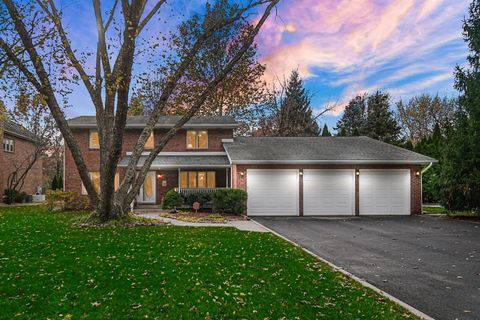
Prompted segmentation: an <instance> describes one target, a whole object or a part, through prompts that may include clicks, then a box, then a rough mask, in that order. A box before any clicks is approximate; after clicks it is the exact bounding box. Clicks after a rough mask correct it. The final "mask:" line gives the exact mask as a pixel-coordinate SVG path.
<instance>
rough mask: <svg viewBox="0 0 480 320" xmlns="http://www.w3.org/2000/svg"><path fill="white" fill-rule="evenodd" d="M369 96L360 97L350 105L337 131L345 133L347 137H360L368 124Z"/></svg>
mask: <svg viewBox="0 0 480 320" xmlns="http://www.w3.org/2000/svg"><path fill="white" fill-rule="evenodd" d="M366 101H367V95H366V94H363V95H358V96H356V97H355V98H353V99H352V100H350V102H349V103H348V105H347V107H346V108H345V111H344V113H343V115H342V118H341V119H340V120H339V121H338V122H337V127H336V128H335V130H337V131H338V132H344V133H345V136H358V135H360V132H362V131H363V129H364V128H365V124H366V122H367V118H366V116H367V115H366V110H367V103H366Z"/></svg>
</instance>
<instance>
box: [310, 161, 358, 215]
mask: <svg viewBox="0 0 480 320" xmlns="http://www.w3.org/2000/svg"><path fill="white" fill-rule="evenodd" d="M303 199H304V200H303V207H304V210H303V211H304V215H306V216H329V215H332V216H334V215H354V214H355V209H354V208H355V171H354V170H304V172H303Z"/></svg>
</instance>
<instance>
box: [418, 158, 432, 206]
mask: <svg viewBox="0 0 480 320" xmlns="http://www.w3.org/2000/svg"><path fill="white" fill-rule="evenodd" d="M432 166H433V162H430V163H429V164H428V166H426V167H425V168H424V169H423V170H422V172H421V173H422V174H421V175H420V190H421V193H420V201H421V204H422V214H423V174H424V173H425V172H427V171H428V170H430V168H431V167H432Z"/></svg>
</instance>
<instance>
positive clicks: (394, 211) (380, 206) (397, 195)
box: [359, 170, 410, 215]
mask: <svg viewBox="0 0 480 320" xmlns="http://www.w3.org/2000/svg"><path fill="white" fill-rule="evenodd" d="M359 183H360V185H359V188H360V194H359V197H360V214H361V215H409V214H410V171H409V170H360V181H359Z"/></svg>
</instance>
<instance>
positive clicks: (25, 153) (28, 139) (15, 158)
mask: <svg viewBox="0 0 480 320" xmlns="http://www.w3.org/2000/svg"><path fill="white" fill-rule="evenodd" d="M0 126H1V128H0V140H1V141H2V142H3V148H2V151H1V152H0V188H1V189H0V194H1V195H3V192H4V190H5V189H7V187H8V186H7V183H8V178H9V177H12V178H13V179H17V178H19V177H20V176H21V175H22V173H23V172H24V170H25V167H26V166H27V164H28V163H29V162H30V159H32V156H33V152H34V150H35V144H36V137H35V135H34V134H32V133H31V132H29V131H28V130H27V129H25V128H24V127H22V126H21V125H19V124H16V123H14V122H12V121H8V120H7V121H5V122H2V123H0ZM15 172H16V173H15ZM12 174H13V176H12ZM42 179H43V160H42V158H41V157H40V158H39V159H38V160H37V161H35V163H34V164H33V166H32V168H31V169H30V170H29V171H28V174H27V176H26V177H25V180H24V182H23V186H22V188H21V189H20V190H19V191H24V192H26V193H27V194H35V193H36V192H37V188H38V187H41V186H42V183H43V182H42Z"/></svg>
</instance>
